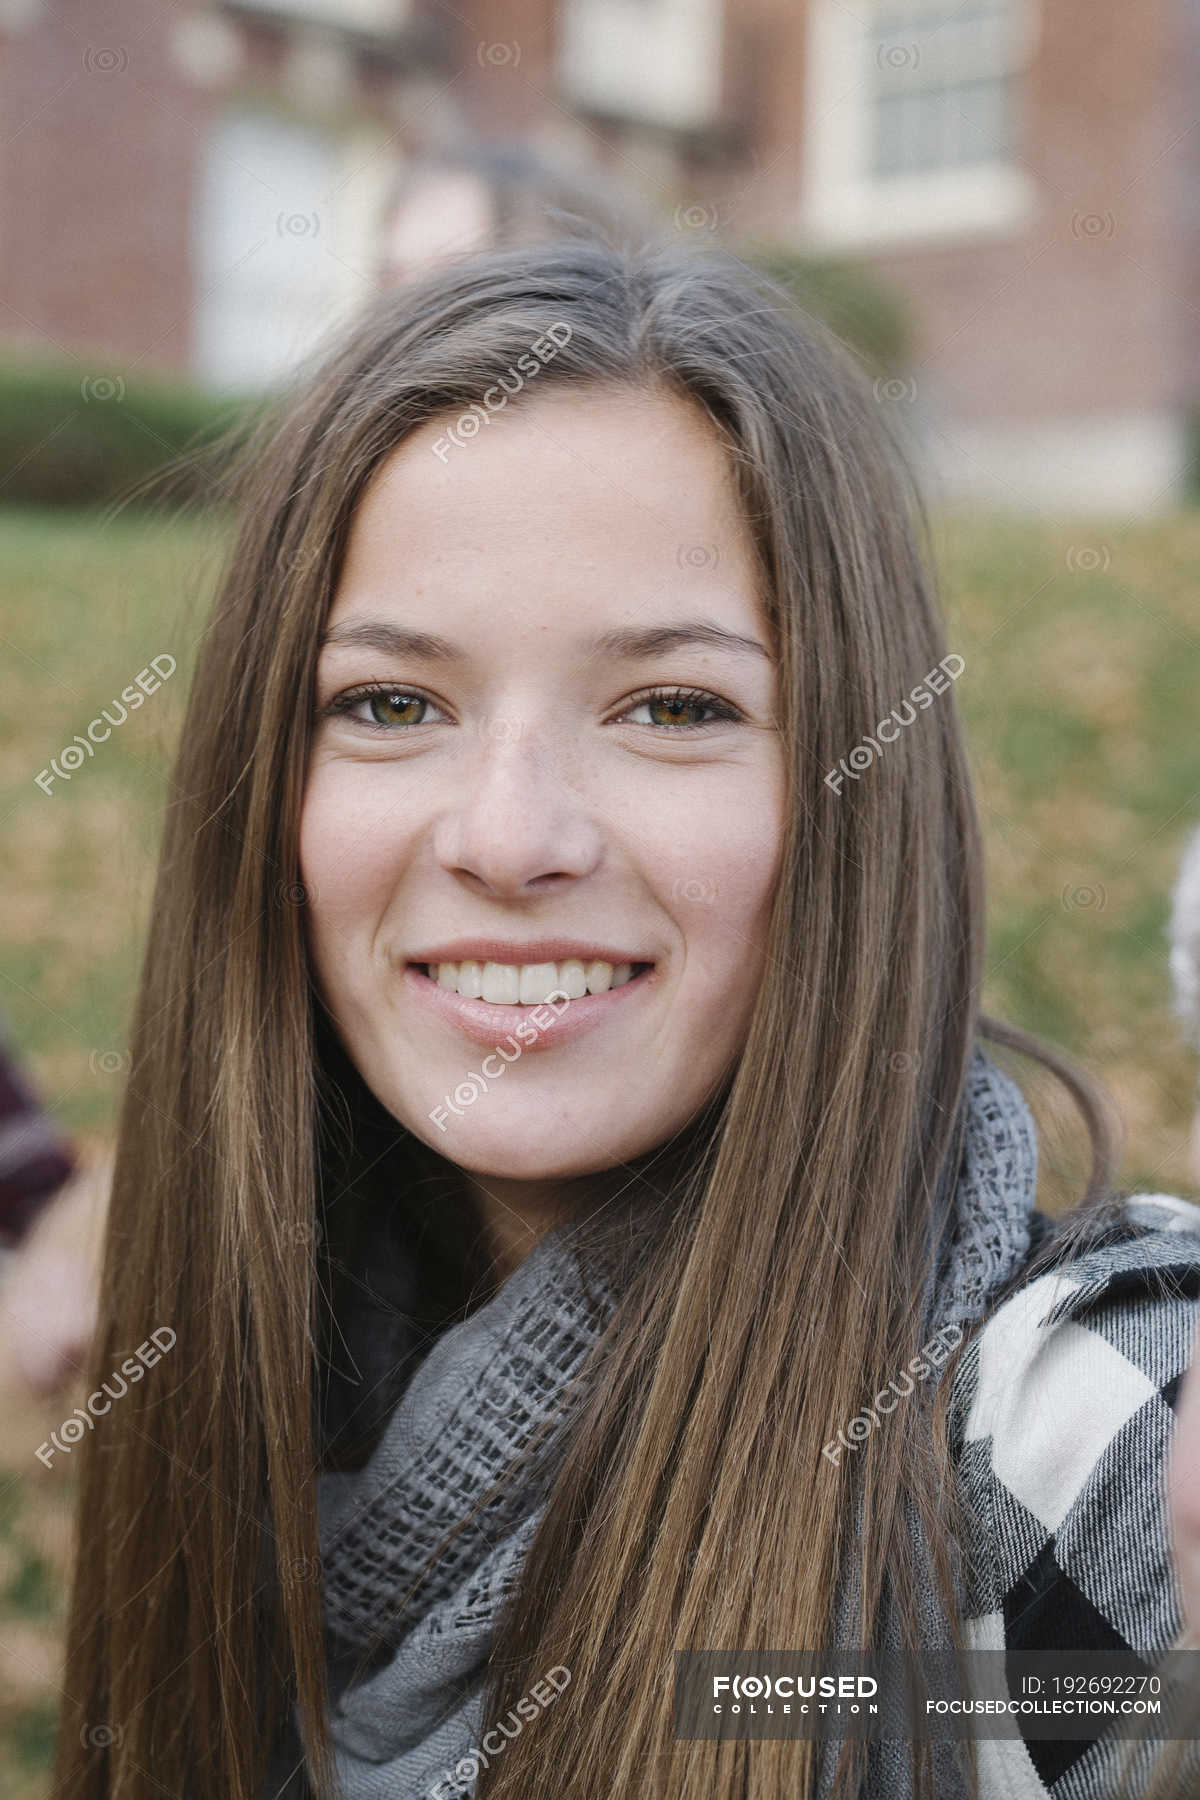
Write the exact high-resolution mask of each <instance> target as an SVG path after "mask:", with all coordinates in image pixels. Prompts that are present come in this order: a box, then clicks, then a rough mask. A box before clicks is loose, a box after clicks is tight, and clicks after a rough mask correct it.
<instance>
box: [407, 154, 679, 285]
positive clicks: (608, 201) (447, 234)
mask: <svg viewBox="0 0 1200 1800" xmlns="http://www.w3.org/2000/svg"><path fill="white" fill-rule="evenodd" d="M593 231H598V232H599V233H600V234H601V235H602V236H604V237H607V238H612V237H614V236H620V235H629V234H634V235H637V236H640V237H642V238H650V237H652V236H655V235H661V232H662V227H661V225H660V224H659V223H658V222H657V221H656V220H655V219H654V217H653V215H652V214H651V213H650V212H649V211H648V210H647V209H646V208H645V207H644V205H643V204H642V202H641V200H640V199H639V198H638V197H637V195H636V194H634V193H633V192H632V191H631V189H630V188H629V187H628V186H627V185H626V184H625V183H623V182H622V181H621V180H620V179H619V178H617V177H615V176H612V175H610V174H609V173H607V172H601V171H599V170H597V169H593V168H587V167H583V166H581V165H579V164H577V163H574V162H568V161H567V160H566V159H565V158H563V157H561V156H559V155H557V154H554V153H551V152H548V151H544V150H539V149H536V148H535V147H534V146H533V145H531V144H527V143H522V142H520V141H518V140H512V141H508V140H497V141H494V142H488V141H483V140H480V141H475V142H460V143H456V144H454V145H450V146H445V147H440V148H439V147H430V148H426V149H423V150H420V151H418V152H416V153H415V154H414V155H413V156H412V157H411V158H410V159H409V160H408V161H407V162H406V163H405V165H404V167H403V169H402V170H401V172H400V175H399V176H398V178H397V180H396V181H395V183H394V185H393V187H392V189H391V192H390V194H389V195H388V197H387V200H386V201H385V204H384V209H383V219H382V223H381V227H380V252H379V267H378V277H377V279H378V283H379V285H380V287H385V288H388V287H395V286H396V284H397V283H399V282H402V281H408V280H410V279H411V278H412V277H413V276H416V275H422V274H424V273H425V272H426V270H428V269H431V268H434V267H436V265H437V264H438V263H440V262H445V261H449V260H452V259H453V258H455V257H460V256H468V255H470V254H471V253H472V252H475V251H479V250H489V249H506V248H508V247H509V246H510V245H516V244H533V243H540V242H544V241H545V240H546V239H547V238H551V237H560V236H562V237H570V236H572V235H575V234H577V233H584V234H587V233H589V232H593Z"/></svg>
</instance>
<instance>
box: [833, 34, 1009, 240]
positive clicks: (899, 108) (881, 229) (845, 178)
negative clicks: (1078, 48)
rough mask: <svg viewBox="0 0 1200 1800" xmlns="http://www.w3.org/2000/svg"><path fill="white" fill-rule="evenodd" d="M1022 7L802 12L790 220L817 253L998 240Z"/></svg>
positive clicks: (1005, 222) (1005, 226) (1004, 215)
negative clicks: (801, 144) (804, 62)
mask: <svg viewBox="0 0 1200 1800" xmlns="http://www.w3.org/2000/svg"><path fill="white" fill-rule="evenodd" d="M1034 4H1035V0H965V3H963V4H958V5H956V4H954V3H953V0H944V3H941V0H865V4H860V5H858V6H856V7H855V8H854V10H853V12H851V11H849V10H847V9H846V8H845V7H844V6H843V5H840V4H838V0H813V5H812V8H811V11H810V41H809V84H808V92H807V109H808V110H807V115H806V176H805V199H804V216H805V225H806V227H807V231H808V234H809V235H811V236H812V237H813V238H815V239H816V240H818V241H820V242H823V243H827V244H831V245H832V244H841V245H846V246H851V245H854V244H857V243H862V244H864V245H866V244H869V243H871V242H872V241H879V242H888V241H895V240H897V239H900V240H903V239H910V238H920V237H940V236H946V235H953V236H957V235H961V234H962V233H964V232H971V231H987V230H1011V229H1014V228H1016V227H1018V226H1020V225H1023V224H1025V223H1027V222H1028V219H1029V217H1030V216H1031V213H1032V210H1033V204H1034V193H1033V186H1032V183H1031V181H1030V178H1029V176H1028V174H1027V172H1026V170H1025V169H1024V167H1023V166H1022V162H1021V142H1022V119H1023V108H1024V98H1025V77H1026V71H1027V69H1028V66H1029V61H1030V58H1031V56H1032V52H1033V40H1034V26H1035V18H1034Z"/></svg>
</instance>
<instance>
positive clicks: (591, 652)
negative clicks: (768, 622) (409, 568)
mask: <svg viewBox="0 0 1200 1800" xmlns="http://www.w3.org/2000/svg"><path fill="white" fill-rule="evenodd" d="M326 644H329V645H338V644H350V645H354V646H356V647H357V648H358V649H362V650H380V651H382V652H383V653H384V655H386V656H398V657H410V658H414V659H417V658H419V659H420V660H421V661H423V662H463V661H465V660H466V656H467V652H466V651H465V650H462V649H459V648H458V646H457V645H455V644H452V643H451V642H450V640H449V639H448V638H443V637H435V636H434V635H433V634H432V633H430V632H427V631H414V630H411V629H410V628H408V627H406V626H402V625H390V624H387V623H386V622H385V621H384V620H382V619H364V620H361V621H360V622H359V623H357V624H352V623H350V622H349V621H347V622H346V623H345V624H343V625H335V626H334V627H333V629H332V630H331V631H327V632H326V633H325V636H324V637H323V638H322V640H321V647H322V648H324V646H325V645H326ZM684 644H701V645H703V646H705V647H706V648H708V649H712V650H727V651H729V652H730V654H731V655H734V656H745V655H756V656H762V657H765V658H766V660H767V661H768V662H771V661H773V658H772V656H771V652H770V651H769V650H768V649H767V647H766V645H765V644H762V643H760V642H759V640H758V639H757V638H752V637H744V636H743V635H742V633H741V632H738V631H729V630H728V629H727V628H726V627H725V626H724V625H717V624H715V623H714V622H713V621H712V620H710V619H684V620H681V621H680V622H679V623H678V624H676V625H649V626H640V627H637V626H625V627H618V628H616V629H614V630H612V631H603V632H601V633H599V635H598V636H596V637H594V638H592V639H591V640H590V642H589V643H587V644H586V645H585V646H584V647H583V655H584V657H585V659H586V660H587V661H589V662H598V661H599V660H600V659H601V658H602V657H608V658H613V657H624V658H626V659H633V658H634V657H639V656H655V655H658V654H660V653H661V652H663V651H665V650H675V649H678V648H680V647H681V646H682V645H684Z"/></svg>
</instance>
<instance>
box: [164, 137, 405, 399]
mask: <svg viewBox="0 0 1200 1800" xmlns="http://www.w3.org/2000/svg"><path fill="white" fill-rule="evenodd" d="M386 172H387V165H386V163H385V161H384V159H383V158H381V157H380V156H379V155H378V154H376V153H375V146H374V145H373V143H372V142H370V141H368V138H367V137H365V136H361V135H360V136H354V135H351V136H349V137H347V136H346V135H344V134H342V133H339V132H334V131H326V130H323V129H321V128H318V127H317V126H315V125H312V124H309V123H307V122H305V121H302V120H299V119H295V118H288V117H283V116H277V115H275V114H273V113H268V112H265V111H263V112H259V111H255V110H253V109H250V108H243V107H240V106H235V107H234V108H232V109H231V110H230V111H229V112H227V113H226V114H224V115H223V116H218V117H217V118H215V119H214V121H213V123H212V126H211V128H210V132H209V137H208V141H207V143H206V146H205V154H204V157H203V159H202V162H201V166H200V179H199V182H198V185H197V193H196V199H195V205H194V209H193V214H192V273H193V281H194V301H193V312H192V370H193V373H194V374H195V375H196V376H197V377H198V378H199V379H200V380H202V381H205V382H207V383H210V384H212V385H214V386H217V387H222V388H257V387H263V386H267V385H270V384H271V383H273V382H274V381H276V380H278V379H280V378H282V377H283V376H285V375H286V374H287V373H288V372H289V371H290V369H291V368H292V367H293V366H294V365H295V363H296V362H297V361H298V360H299V359H300V358H301V357H303V356H305V355H307V354H308V353H309V351H311V350H312V349H313V348H314V346H315V345H316V344H317V343H318V342H319V341H320V340H321V339H322V338H323V337H324V336H325V334H326V333H328V332H330V331H331V330H332V329H333V328H334V326H335V325H336V324H337V323H338V322H339V321H342V320H344V319H345V318H347V317H349V315H350V314H351V313H352V312H353V310H354V309H355V307H356V306H357V305H358V304H360V303H361V302H362V300H363V299H364V298H366V297H367V296H368V295H369V293H370V292H371V288H372V275H373V262H374V257H375V253H376V247H375V245H374V242H373V237H372V233H373V230H374V215H373V208H374V207H375V206H376V205H377V200H378V194H377V191H376V190H377V189H378V188H379V185H380V183H381V182H382V180H383V179H384V178H385V176H386Z"/></svg>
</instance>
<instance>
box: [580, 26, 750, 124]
mask: <svg viewBox="0 0 1200 1800" xmlns="http://www.w3.org/2000/svg"><path fill="white" fill-rule="evenodd" d="M722 11H723V9H722V6H721V4H720V0H565V3H564V5H563V6H562V8H561V10H560V12H559V38H558V75H559V80H560V82H561V83H562V88H563V94H564V98H565V99H566V101H567V103H568V105H570V106H576V107H579V108H581V109H582V110H584V111H587V112H595V113H599V114H601V115H603V116H605V117H608V118H614V119H629V120H633V121H637V122H638V123H642V124H647V125H658V126H666V127H668V128H669V129H673V130H677V131H699V130H704V129H706V128H707V127H710V126H712V125H714V124H716V122H717V120H718V116H719V112H720V102H721V43H722V38H721V23H722Z"/></svg>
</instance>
